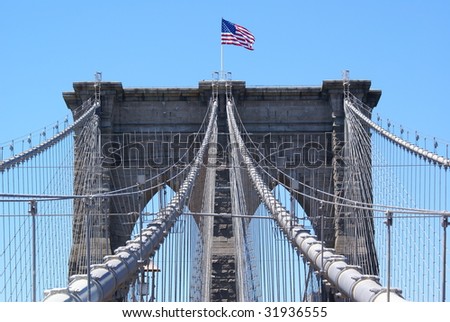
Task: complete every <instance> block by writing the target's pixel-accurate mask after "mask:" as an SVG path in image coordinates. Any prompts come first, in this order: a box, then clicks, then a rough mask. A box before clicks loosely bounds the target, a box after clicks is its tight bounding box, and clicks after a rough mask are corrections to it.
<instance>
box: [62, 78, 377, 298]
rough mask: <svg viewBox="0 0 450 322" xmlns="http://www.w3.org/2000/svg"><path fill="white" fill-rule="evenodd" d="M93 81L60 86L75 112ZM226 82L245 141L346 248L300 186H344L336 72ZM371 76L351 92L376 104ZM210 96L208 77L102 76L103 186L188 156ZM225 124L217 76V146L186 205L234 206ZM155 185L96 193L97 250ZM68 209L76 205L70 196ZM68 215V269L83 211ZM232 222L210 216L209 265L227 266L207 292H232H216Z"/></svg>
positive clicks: (115, 236)
mask: <svg viewBox="0 0 450 322" xmlns="http://www.w3.org/2000/svg"><path fill="white" fill-rule="evenodd" d="M94 85H95V84H94V83H93V82H80V83H74V91H73V92H67V93H64V94H63V96H64V99H65V101H66V104H67V105H68V107H69V108H70V109H71V110H72V112H73V115H74V118H75V119H76V118H77V117H78V116H79V115H80V113H79V111H78V110H77V108H78V107H79V106H80V105H81V103H83V101H85V100H87V99H88V98H89V97H92V96H93V95H94V92H95V88H94ZM231 85H232V95H233V98H234V100H235V103H236V106H237V109H238V112H239V116H240V118H241V120H242V123H243V124H244V125H245V128H246V130H247V132H248V133H249V134H250V137H251V140H252V141H253V142H252V144H253V145H252V147H253V149H254V148H255V146H257V149H258V150H259V151H261V152H263V154H264V155H265V156H267V160H266V161H270V162H271V163H272V164H274V165H276V167H277V168H278V169H280V170H282V171H283V172H284V174H280V172H275V171H273V176H275V177H276V178H278V180H279V181H280V182H282V183H283V184H284V185H285V186H287V187H288V188H291V189H293V190H296V191H298V192H300V193H301V194H295V198H296V199H297V201H298V202H299V203H300V205H301V206H302V208H303V209H304V210H305V212H306V214H307V215H308V217H309V218H310V220H311V222H312V224H313V227H314V231H315V233H316V235H318V238H319V239H321V240H323V241H324V242H325V245H326V246H327V247H332V248H336V251H337V252H338V253H342V254H343V255H350V254H345V250H344V247H343V241H345V242H348V241H349V240H350V239H348V238H347V239H345V238H342V237H343V235H344V230H343V229H342V225H340V224H339V220H338V218H339V216H340V214H339V213H337V210H336V209H335V208H334V207H333V205H328V204H327V205H323V204H320V203H319V202H316V201H314V200H311V199H308V198H305V197H302V195H303V194H305V195H314V193H315V192H314V191H315V189H320V190H322V191H325V192H328V193H329V194H330V201H333V198H336V197H339V196H340V195H342V192H343V190H345V189H346V187H345V186H343V185H342V178H343V176H344V172H345V166H344V163H343V162H342V159H341V157H342V154H341V150H342V147H343V146H344V141H345V126H344V121H345V114H344V109H343V95H344V91H343V83H342V81H341V80H338V81H334V80H333V81H324V82H323V83H322V85H321V86H317V87H301V86H289V87H247V86H246V84H245V82H243V81H232V82H231ZM370 85H371V83H370V81H365V80H361V81H351V92H352V93H353V94H354V95H355V96H357V97H358V98H359V99H361V100H362V101H363V102H365V103H366V104H367V105H368V106H370V107H374V106H376V104H377V102H378V100H379V98H380V95H381V92H380V91H376V90H371V89H370ZM211 96H212V82H211V81H201V82H200V83H199V85H198V87H197V88H123V86H122V84H121V83H119V82H102V83H101V106H100V108H99V109H98V110H97V112H96V113H97V115H98V117H99V124H98V126H99V130H100V133H99V140H100V146H101V153H100V155H99V158H100V164H101V167H100V168H99V169H98V177H99V181H101V185H100V186H101V189H102V191H114V190H118V189H123V188H125V187H128V186H130V185H134V184H136V183H139V182H144V181H145V180H148V179H149V178H152V177H155V176H156V175H157V174H160V173H163V172H164V171H165V170H166V169H167V167H168V166H170V165H173V164H175V163H181V164H183V163H188V162H189V161H190V160H189V158H192V157H193V155H194V154H193V153H190V152H189V153H187V154H185V152H186V151H188V150H189V147H190V146H195V145H196V144H198V143H199V142H197V141H198V139H195V135H194V134H195V133H197V132H198V131H199V128H200V126H201V124H202V121H203V119H204V117H205V114H206V112H207V109H208V104H209V101H210V99H211ZM226 124H227V122H226V112H225V84H224V83H222V82H219V116H218V136H217V149H215V151H210V153H209V154H210V157H211V154H214V157H215V159H216V164H215V165H211V164H209V165H208V163H207V162H205V167H204V169H202V171H201V174H200V177H199V179H198V181H197V183H196V186H195V191H194V195H193V196H192V198H191V201H190V209H191V210H192V211H193V212H217V213H230V212H231V211H232V209H231V204H230V190H229V184H228V182H229V174H228V170H227V165H228V157H229V156H228V152H229V149H228V147H227V145H228V129H227V125H226ZM249 146H250V142H249ZM76 148H77V147H76ZM76 151H77V150H76ZM76 157H79V156H77V155H76ZM255 158H256V159H257V161H258V153H255ZM259 161H261V162H262V161H263V160H259ZM207 169H210V171H214V172H215V175H214V176H213V179H212V180H214V181H215V185H214V186H215V189H214V191H205V189H204V186H205V185H204V180H207V177H208V176H207V175H206V172H207V171H206V170H207ZM211 169H212V170H211ZM78 171H83V169H78ZM172 174H173V173H170V172H167V173H166V172H164V175H163V179H162V181H164V182H162V183H163V184H166V185H168V186H170V187H172V188H173V189H174V190H176V189H177V187H178V186H179V184H180V182H179V181H177V180H176V179H175V180H172V179H171V178H172V177H173V176H172ZM242 177H245V176H244V175H243V176H242ZM208 180H211V179H208ZM302 183H303V184H305V185H303V184H302ZM274 184H275V183H274ZM81 185H82V184H80V183H78V184H77V183H76V184H75V191H76V192H82V191H83V189H84V188H85V187H83V186H81ZM244 185H245V187H244V189H245V190H246V199H247V200H246V204H247V208H249V209H253V210H256V208H257V207H258V206H259V201H258V199H257V197H256V195H255V192H254V190H253V187H252V186H251V184H250V183H249V182H245V181H244ZM288 190H289V189H288ZM157 191H158V190H157V189H154V190H151V191H148V192H146V193H145V194H143V195H142V196H141V198H140V199H139V198H136V197H134V196H133V197H130V196H121V197H116V198H112V199H109V200H104V201H103V204H102V206H101V207H102V209H103V211H104V212H105V214H106V217H105V220H103V221H99V222H97V223H96V224H94V225H93V230H94V235H95V236H97V241H96V245H97V246H95V245H94V247H103V249H102V250H101V252H100V254H102V255H106V254H108V253H111V252H112V251H113V250H114V249H115V248H117V247H119V246H122V245H123V244H124V243H125V241H126V240H128V239H129V237H130V234H131V231H132V229H133V227H134V225H135V222H136V220H137V219H138V214H139V213H140V211H141V209H142V208H143V207H144V206H145V205H146V203H147V202H148V201H149V200H150V199H151V198H152V197H153V196H154V195H155V194H156V193H157ZM205 196H206V198H205ZM205 200H207V201H208V202H205ZM82 202H85V201H83V200H75V203H76V204H77V203H82ZM78 206H79V205H78ZM74 209H81V208H80V207H78V208H77V205H75V207H74ZM75 215H77V214H75ZM75 218H79V219H76V220H75V223H74V236H73V241H74V244H73V249H72V255H71V262H70V273H71V274H73V273H77V272H78V271H79V270H80V267H77V264H76V261H77V258H79V256H82V255H80V250H79V248H80V247H79V244H81V241H80V238H79V237H78V235H77V234H78V233H77V229H76V228H75V227H76V226H77V225H80V224H81V223H82V222H83V220H84V217H83V216H80V217H75ZM197 220H198V221H200V220H201V219H199V218H198V219H197ZM230 226H231V221H230V222H227V221H226V220H225V221H223V220H222V221H220V220H216V221H215V222H214V232H213V235H214V241H213V258H212V259H211V261H212V262H211V266H212V270H213V271H214V269H216V268H217V267H222V268H223V267H227V269H225V272H224V273H223V274H224V275H223V276H220V274H219V272H217V271H216V272H215V274H213V275H214V276H216V280H215V281H214V280H213V281H211V296H210V299H211V300H216V301H220V300H225V299H227V300H234V299H235V288H234V286H232V285H231V286H228V287H227V288H226V290H225V291H223V287H222V291H221V292H220V291H219V289H220V287H218V286H217V285H220V284H221V283H222V284H223V283H225V282H223V281H225V280H228V281H230V280H233V265H234V256H235V254H234V249H233V247H232V244H233V243H232V240H233V236H232V229H231V227H230ZM344 237H345V236H344ZM367 251H369V250H367ZM372 258H374V263H368V265H369V266H377V263H376V259H375V258H376V257H375V256H372Z"/></svg>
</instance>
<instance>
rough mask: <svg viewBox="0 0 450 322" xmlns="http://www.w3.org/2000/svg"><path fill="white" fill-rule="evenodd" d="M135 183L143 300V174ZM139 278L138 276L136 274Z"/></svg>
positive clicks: (142, 296) (141, 299) (140, 288)
mask: <svg viewBox="0 0 450 322" xmlns="http://www.w3.org/2000/svg"><path fill="white" fill-rule="evenodd" d="M137 184H138V189H139V195H138V200H139V201H138V206H139V244H140V246H139V261H138V263H139V273H140V283H139V302H144V294H143V293H144V292H143V291H144V283H145V270H144V257H143V253H142V252H143V242H142V229H144V221H143V218H142V216H143V213H142V209H143V205H142V201H143V199H144V193H143V191H142V189H143V186H144V184H145V175H138V177H137ZM138 279H139V276H138Z"/></svg>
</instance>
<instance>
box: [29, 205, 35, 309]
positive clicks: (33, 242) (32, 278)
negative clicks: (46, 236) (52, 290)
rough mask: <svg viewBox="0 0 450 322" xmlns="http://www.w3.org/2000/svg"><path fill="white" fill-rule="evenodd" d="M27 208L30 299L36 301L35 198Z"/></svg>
mask: <svg viewBox="0 0 450 322" xmlns="http://www.w3.org/2000/svg"><path fill="white" fill-rule="evenodd" d="M29 209H30V210H29V213H30V215H31V287H32V292H31V301H33V302H36V266H37V264H36V213H37V203H36V200H31V201H30V208H29Z"/></svg>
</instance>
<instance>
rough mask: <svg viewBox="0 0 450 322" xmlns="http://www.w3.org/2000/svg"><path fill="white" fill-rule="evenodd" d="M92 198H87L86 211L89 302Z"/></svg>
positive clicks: (89, 299)
mask: <svg viewBox="0 0 450 322" xmlns="http://www.w3.org/2000/svg"><path fill="white" fill-rule="evenodd" d="M92 202H93V201H92V198H89V199H87V201H86V204H87V211H86V274H87V285H88V299H87V300H88V302H91V208H92Z"/></svg>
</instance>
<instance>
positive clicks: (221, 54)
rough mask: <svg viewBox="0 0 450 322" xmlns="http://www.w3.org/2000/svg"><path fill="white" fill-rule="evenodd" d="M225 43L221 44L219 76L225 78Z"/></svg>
mask: <svg viewBox="0 0 450 322" xmlns="http://www.w3.org/2000/svg"><path fill="white" fill-rule="evenodd" d="M223 74H224V71H223V45H220V75H219V78H220V79H223Z"/></svg>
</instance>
